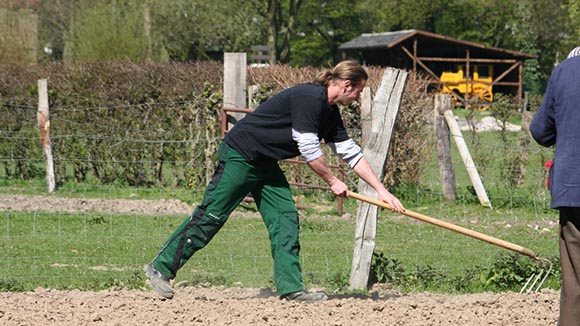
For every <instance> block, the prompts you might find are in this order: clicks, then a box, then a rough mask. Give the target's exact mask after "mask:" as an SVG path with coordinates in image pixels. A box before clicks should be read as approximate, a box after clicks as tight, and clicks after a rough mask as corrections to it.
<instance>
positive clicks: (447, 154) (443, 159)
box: [435, 94, 457, 201]
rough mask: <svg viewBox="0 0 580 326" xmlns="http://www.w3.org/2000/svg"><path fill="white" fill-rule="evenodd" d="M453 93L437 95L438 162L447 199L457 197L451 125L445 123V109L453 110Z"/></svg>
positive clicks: (436, 134)
mask: <svg viewBox="0 0 580 326" xmlns="http://www.w3.org/2000/svg"><path fill="white" fill-rule="evenodd" d="M452 108H453V106H452V105H451V95H449V94H436V95H435V137H436V139H437V163H438V164H439V179H440V180H441V188H442V191H443V196H445V199H447V200H452V201H454V200H456V199H457V184H456V182H455V171H454V169H453V160H452V159H451V140H450V139H449V127H448V126H447V124H446V123H445V117H444V114H445V111H448V110H451V109H452Z"/></svg>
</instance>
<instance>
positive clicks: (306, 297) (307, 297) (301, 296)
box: [280, 291, 328, 303]
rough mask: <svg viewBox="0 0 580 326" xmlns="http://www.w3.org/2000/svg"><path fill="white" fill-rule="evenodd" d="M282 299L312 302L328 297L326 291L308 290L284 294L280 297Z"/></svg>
mask: <svg viewBox="0 0 580 326" xmlns="http://www.w3.org/2000/svg"><path fill="white" fill-rule="evenodd" d="M280 299H285V300H292V301H298V302H304V303H311V302H317V301H324V300H327V299H328V296H326V293H324V292H306V291H297V292H292V293H288V294H284V295H283V296H281V297H280Z"/></svg>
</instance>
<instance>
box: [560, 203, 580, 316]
mask: <svg viewBox="0 0 580 326" xmlns="http://www.w3.org/2000/svg"><path fill="white" fill-rule="evenodd" d="M559 210H560V260H561V263H562V289H561V296H560V319H559V322H558V325H560V326H572V325H580V207H560V208H559Z"/></svg>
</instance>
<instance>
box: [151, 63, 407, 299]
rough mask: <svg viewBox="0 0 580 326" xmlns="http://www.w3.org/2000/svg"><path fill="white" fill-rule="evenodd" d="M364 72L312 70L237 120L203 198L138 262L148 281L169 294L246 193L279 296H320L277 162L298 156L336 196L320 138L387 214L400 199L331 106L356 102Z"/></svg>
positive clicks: (336, 182)
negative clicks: (303, 259)
mask: <svg viewBox="0 0 580 326" xmlns="http://www.w3.org/2000/svg"><path fill="white" fill-rule="evenodd" d="M367 79H368V75H367V72H366V70H365V69H364V68H363V67H362V66H361V65H359V64H358V63H356V62H354V61H348V60H347V61H342V62H340V63H338V64H337V65H336V66H335V67H334V68H331V69H326V70H324V71H321V72H320V73H318V74H317V75H316V77H315V78H314V80H313V81H312V82H311V83H310V84H301V85H296V86H293V87H290V88H288V89H286V90H283V91H281V92H280V93H278V94H277V95H275V96H273V97H272V98H270V99H269V100H268V101H266V102H265V103H263V104H261V105H260V106H259V107H258V108H257V109H256V110H255V111H254V112H252V113H250V114H248V115H247V116H246V117H244V118H243V119H241V120H240V121H238V122H237V123H236V124H235V125H234V127H233V128H232V129H231V130H230V131H229V132H228V133H227V134H226V136H225V138H224V140H223V141H222V143H221V144H220V147H219V149H218V156H219V163H218V165H217V168H216V170H215V173H214V175H213V177H212V180H211V182H210V183H209V185H208V187H207V189H206V190H205V194H204V198H203V201H202V202H201V204H200V205H199V206H197V207H196V208H195V209H194V211H193V213H192V214H191V215H190V216H189V217H188V218H187V219H186V220H185V221H184V222H183V223H182V224H181V225H180V226H179V227H178V228H177V229H176V230H175V231H174V232H173V234H172V235H170V237H169V238H168V239H167V241H166V242H165V244H164V245H163V246H162V247H161V249H160V250H159V252H158V254H157V256H156V257H155V258H154V259H153V261H152V262H151V263H149V264H146V265H145V267H144V271H145V274H146V276H147V278H148V279H149V282H150V285H151V287H152V288H153V290H155V292H157V293H158V294H160V295H161V296H163V297H165V298H168V299H171V298H172V297H173V295H174V290H173V288H172V286H171V280H172V279H174V278H175V276H176V273H177V271H178V270H179V269H180V268H181V267H182V266H183V265H184V264H185V263H186V262H187V261H188V259H190V257H191V256H192V255H193V254H194V253H195V252H196V251H198V250H200V249H202V248H203V247H205V246H206V245H207V244H208V243H209V242H210V240H211V239H212V238H213V237H214V235H215V234H216V233H217V232H218V231H219V230H220V228H221V227H222V226H223V225H224V223H225V222H226V220H227V219H228V217H229V216H230V214H231V213H232V211H233V210H234V209H235V208H236V207H237V206H238V205H239V203H240V202H241V201H242V200H243V198H244V197H245V196H246V195H247V194H248V193H251V194H252V196H253V198H254V200H255V203H256V205H257V208H258V210H259V212H260V214H261V216H262V219H263V221H264V223H265V225H266V227H267V230H268V234H269V238H270V245H271V254H272V257H273V260H274V281H275V283H276V289H277V294H278V295H279V296H280V299H287V300H295V301H301V302H314V301H321V300H326V299H327V296H326V294H325V293H323V292H307V291H305V286H304V283H303V280H302V271H301V267H300V260H299V252H300V243H299V220H298V210H297V208H296V205H295V203H294V200H293V199H292V193H291V190H290V186H289V184H288V181H287V179H286V176H285V175H284V172H283V171H282V169H281V168H280V166H279V165H278V161H280V160H283V159H287V158H291V157H296V156H298V155H302V156H303V157H304V159H305V161H306V162H307V165H308V166H309V167H310V168H311V169H312V170H313V171H314V172H315V173H316V174H318V175H319V176H320V177H321V178H322V179H323V180H324V181H326V183H328V185H329V187H330V190H331V191H332V193H333V194H334V195H336V196H341V197H345V196H347V194H348V188H347V186H346V184H345V183H344V182H343V181H341V180H340V179H338V178H337V177H336V176H335V175H334V174H333V172H332V171H331V170H330V169H329V167H328V165H327V163H326V160H325V158H324V156H323V153H322V151H321V148H320V143H321V140H324V143H326V144H327V145H328V146H330V148H331V149H332V150H333V152H334V153H335V154H336V155H338V156H339V157H340V158H341V159H342V160H343V161H344V162H346V163H347V164H348V165H349V166H350V168H352V169H353V170H354V172H355V173H356V174H357V175H358V176H359V177H360V178H361V179H362V180H364V181H365V182H367V183H368V184H369V185H370V186H372V187H373V188H374V189H375V190H376V191H377V194H378V199H379V200H381V201H383V202H385V203H387V204H388V205H389V206H390V207H391V210H392V211H394V212H403V211H404V207H403V205H402V204H401V202H400V201H399V200H398V199H397V198H396V197H395V196H393V195H392V194H391V193H390V192H389V191H388V190H387V189H386V188H385V187H384V185H383V184H382V183H381V181H380V180H379V178H378V177H377V175H376V174H375V173H374V172H373V170H372V169H371V167H370V165H369V163H368V161H367V160H366V159H365V158H364V156H363V154H362V151H361V148H360V147H359V146H358V145H357V144H356V143H355V142H354V141H353V140H352V139H351V138H350V137H349V136H348V134H347V132H346V129H345V127H344V125H343V121H342V117H341V115H340V111H339V107H338V105H348V104H350V103H352V102H354V101H356V100H358V99H359V96H360V93H361V91H362V90H363V88H364V87H365V84H366V81H367Z"/></svg>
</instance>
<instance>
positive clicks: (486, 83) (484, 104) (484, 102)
mask: <svg viewBox="0 0 580 326" xmlns="http://www.w3.org/2000/svg"><path fill="white" fill-rule="evenodd" d="M469 67H470V73H469V77H467V76H466V74H465V71H464V70H463V68H464V66H463V65H457V66H456V70H457V72H451V71H444V72H443V73H442V74H441V78H440V79H441V93H444V94H451V97H452V100H453V102H454V104H455V106H468V107H476V108H479V109H481V110H487V109H488V108H489V105H490V104H491V102H492V101H493V92H492V86H491V83H492V81H493V66H492V65H483V66H480V65H470V66H469ZM484 68H487V71H485V69H484Z"/></svg>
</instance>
